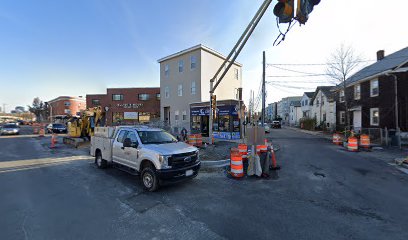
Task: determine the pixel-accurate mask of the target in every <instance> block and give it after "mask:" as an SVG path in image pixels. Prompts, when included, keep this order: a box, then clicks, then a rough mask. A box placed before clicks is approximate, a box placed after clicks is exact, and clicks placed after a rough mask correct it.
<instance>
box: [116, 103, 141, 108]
mask: <svg viewBox="0 0 408 240" xmlns="http://www.w3.org/2000/svg"><path fill="white" fill-rule="evenodd" d="M116 106H117V107H118V108H133V109H138V108H141V107H143V103H118V104H117V105H116Z"/></svg>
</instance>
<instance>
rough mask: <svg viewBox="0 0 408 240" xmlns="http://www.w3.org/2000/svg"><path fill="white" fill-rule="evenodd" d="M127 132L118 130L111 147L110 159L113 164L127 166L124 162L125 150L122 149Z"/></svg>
mask: <svg viewBox="0 0 408 240" xmlns="http://www.w3.org/2000/svg"><path fill="white" fill-rule="evenodd" d="M127 132H128V131H127V130H120V132H119V133H118V135H117V136H116V138H115V139H114V140H113V145H112V159H113V161H114V162H117V163H120V164H123V165H127V164H126V161H125V149H124V148H123V141H124V140H125V137H126V134H127Z"/></svg>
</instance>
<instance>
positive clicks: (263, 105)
mask: <svg viewBox="0 0 408 240" xmlns="http://www.w3.org/2000/svg"><path fill="white" fill-rule="evenodd" d="M265 68H266V64H265V51H263V70H262V127H264V126H265Z"/></svg>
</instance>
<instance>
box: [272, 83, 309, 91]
mask: <svg viewBox="0 0 408 240" xmlns="http://www.w3.org/2000/svg"><path fill="white" fill-rule="evenodd" d="M268 84H270V85H274V86H279V87H284V88H293V89H302V90H304V89H309V90H310V89H314V88H310V87H298V86H292V85H284V84H279V83H273V84H272V83H270V82H268Z"/></svg>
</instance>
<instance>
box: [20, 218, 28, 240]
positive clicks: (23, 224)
mask: <svg viewBox="0 0 408 240" xmlns="http://www.w3.org/2000/svg"><path fill="white" fill-rule="evenodd" d="M26 220H27V215H25V216H24V220H23V223H22V224H21V229H22V230H23V233H24V239H28V235H27V231H26V229H25V222H26Z"/></svg>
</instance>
